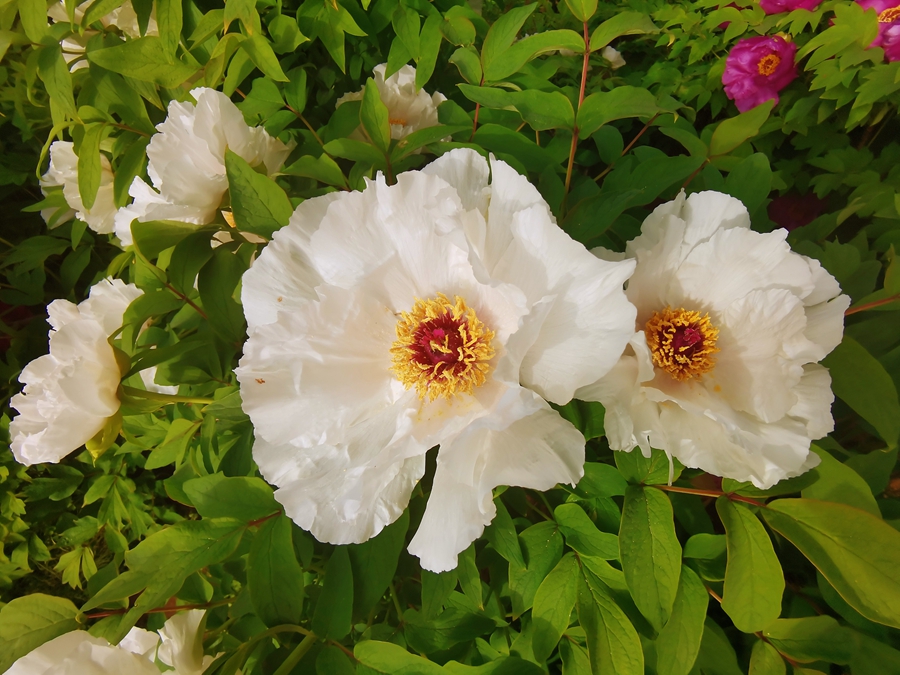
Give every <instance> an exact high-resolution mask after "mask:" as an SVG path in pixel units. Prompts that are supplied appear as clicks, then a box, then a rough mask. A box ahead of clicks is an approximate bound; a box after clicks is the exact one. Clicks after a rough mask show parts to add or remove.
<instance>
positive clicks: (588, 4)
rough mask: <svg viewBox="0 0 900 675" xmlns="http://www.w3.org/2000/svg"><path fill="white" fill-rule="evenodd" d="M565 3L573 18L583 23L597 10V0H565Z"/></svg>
mask: <svg viewBox="0 0 900 675" xmlns="http://www.w3.org/2000/svg"><path fill="white" fill-rule="evenodd" d="M566 5H567V6H568V7H569V11H570V12H572V14H573V15H574V16H575V18H576V19H578V20H579V21H582V22H584V23H587V21H588V19H590V18H591V17H592V16H594V13H595V12H596V11H597V0H566Z"/></svg>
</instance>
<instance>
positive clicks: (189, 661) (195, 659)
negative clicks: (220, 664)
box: [157, 609, 215, 675]
mask: <svg viewBox="0 0 900 675" xmlns="http://www.w3.org/2000/svg"><path fill="white" fill-rule="evenodd" d="M204 614H205V611H204V610H202V609H191V610H188V611H185V612H179V613H178V614H176V615H175V616H173V617H172V618H171V619H169V620H168V621H166V624H165V625H164V626H163V627H162V628H160V629H159V637H160V639H161V640H162V643H161V644H160V645H159V652H157V657H158V658H159V660H160V661H162V662H163V663H164V664H166V665H167V666H170V667H171V668H174V669H175V673H176V675H202V673H203V671H204V670H206V669H207V668H208V667H209V664H211V663H212V662H213V661H214V660H215V657H214V656H209V655H206V656H204V654H203V633H202V632H201V630H200V627H201V625H205V624H204V623H203V615H204Z"/></svg>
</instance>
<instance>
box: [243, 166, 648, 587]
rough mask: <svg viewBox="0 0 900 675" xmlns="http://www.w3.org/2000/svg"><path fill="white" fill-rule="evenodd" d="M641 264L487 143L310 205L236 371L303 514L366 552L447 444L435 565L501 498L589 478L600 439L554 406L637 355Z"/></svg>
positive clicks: (277, 245) (273, 251)
mask: <svg viewBox="0 0 900 675" xmlns="http://www.w3.org/2000/svg"><path fill="white" fill-rule="evenodd" d="M489 177H490V180H489ZM633 269H634V262H633V261H625V262H608V261H604V260H599V259H597V258H596V257H594V256H592V255H591V254H590V253H589V252H588V251H587V250H586V249H585V248H584V247H583V246H582V245H581V244H579V243H577V242H575V241H573V240H572V239H570V238H569V237H568V235H566V234H565V233H564V232H563V231H562V230H560V229H559V228H558V227H557V225H556V223H555V222H554V219H553V216H552V214H551V213H550V211H549V208H548V207H547V204H546V203H545V202H544V200H543V199H542V198H541V196H540V194H539V193H538V192H537V190H536V189H535V188H534V187H533V186H532V185H531V184H529V183H528V181H527V180H526V179H525V178H524V177H522V176H520V175H519V174H518V173H516V172H515V171H514V170H513V169H512V168H511V167H510V166H509V165H507V164H505V163H504V162H501V161H497V160H493V161H492V162H491V163H490V165H488V162H487V161H486V160H485V159H484V158H483V157H481V156H480V155H478V154H477V153H476V152H474V151H472V150H454V151H452V152H450V153H448V154H446V155H444V156H443V157H441V158H440V159H438V160H437V161H435V162H434V163H433V164H431V165H430V166H428V167H427V168H426V169H424V170H422V171H411V172H408V173H405V174H401V175H400V176H398V180H397V184H396V185H391V186H389V185H387V184H386V183H385V181H384V179H383V178H382V177H379V178H378V179H377V180H376V181H375V182H372V183H370V184H369V185H368V187H367V188H366V189H365V191H363V192H361V193H333V194H329V195H325V196H323V197H319V198H316V199H311V200H308V201H306V202H304V203H303V204H301V205H300V206H299V207H298V208H297V210H296V211H295V213H294V216H293V218H292V219H291V222H290V224H289V225H288V226H287V227H285V228H284V229H282V230H280V231H279V232H277V233H276V234H275V237H274V240H273V241H272V242H271V243H270V244H269V245H268V246H267V247H266V249H265V250H264V251H263V252H262V254H261V255H260V257H259V259H258V260H257V261H256V263H255V264H254V266H253V267H252V268H251V269H250V271H249V272H248V273H247V274H246V275H245V277H244V281H243V296H242V297H243V304H244V311H245V313H246V315H247V321H248V326H249V334H250V337H249V340H248V341H247V343H246V345H245V347H244V356H243V358H242V360H241V366H240V368H239V369H238V371H237V373H238V379H239V380H240V382H241V394H242V397H243V402H244V409H245V411H246V412H247V413H248V414H249V415H250V417H251V419H252V421H253V424H254V427H255V433H256V440H255V444H254V449H253V452H254V459H255V460H256V462H257V464H258V465H259V468H260V470H261V472H262V474H263V475H264V476H265V477H266V479H267V480H268V481H269V482H271V483H273V484H274V485H276V486H277V487H278V490H277V491H276V493H275V495H276V498H277V499H278V500H279V501H280V502H281V504H283V505H284V508H285V512H286V513H287V515H288V516H290V517H291V518H292V519H293V520H294V521H295V522H296V523H297V524H298V525H300V526H301V527H303V528H305V529H307V530H309V531H311V532H312V533H313V534H314V535H315V536H316V537H317V538H318V539H320V540H322V541H327V542H331V543H335V544H347V543H353V542H362V541H365V540H367V539H369V538H370V537H373V536H375V535H376V534H378V532H379V531H380V530H381V529H382V528H384V527H385V526H386V525H388V524H390V523H391V522H393V521H394V520H396V519H397V518H398V517H399V516H400V515H401V514H402V512H403V510H404V508H405V507H406V505H407V503H408V501H409V498H410V495H411V493H412V490H413V488H414V487H415V485H416V483H417V481H418V480H419V479H420V478H421V477H422V475H423V473H424V471H425V453H426V452H427V451H428V450H429V448H432V447H434V446H436V445H440V450H439V452H438V458H437V471H436V474H435V477H434V484H433V488H432V491H431V496H430V498H429V501H428V505H427V508H426V511H425V514H424V516H423V518H422V521H421V524H420V526H419V529H418V532H417V533H416V535H415V536H414V538H413V540H412V542H411V544H410V552H411V553H413V554H414V555H416V556H418V557H419V558H420V559H421V562H422V566H423V567H424V568H426V569H429V570H433V571H438V572H439V571H443V570H448V569H452V568H453V567H455V566H456V564H457V555H458V554H459V553H460V552H461V551H463V550H464V549H466V548H467V547H468V546H469V544H470V543H471V542H472V541H474V540H475V539H476V538H477V537H478V536H479V535H480V534H481V533H482V531H483V529H484V527H485V525H487V524H488V523H490V522H491V520H492V519H493V517H494V515H495V507H494V504H493V501H492V490H493V489H494V488H495V487H497V486H499V485H516V486H522V487H528V488H533V489H538V490H546V489H549V488H551V487H553V486H554V485H556V484H557V483H571V484H574V483H576V482H577V481H578V479H579V478H580V477H581V475H582V472H583V463H584V438H583V437H582V435H581V434H580V433H579V432H578V431H577V430H576V429H575V428H574V427H573V426H572V425H571V424H570V423H569V422H567V421H565V420H564V419H563V418H562V417H560V416H559V414H557V413H556V412H555V411H554V410H553V409H552V408H551V407H550V406H549V405H548V403H547V401H551V402H553V403H558V404H565V403H567V402H568V401H569V400H570V399H571V398H572V396H573V394H574V392H575V390H576V389H577V388H578V387H581V386H584V385H587V384H589V383H591V382H593V381H595V380H596V379H598V378H599V377H601V376H603V375H604V374H605V373H606V372H607V371H608V370H609V369H610V368H611V367H612V366H613V365H614V364H615V363H616V361H617V360H618V358H619V356H620V355H621V354H622V351H623V349H624V348H625V346H626V344H627V342H628V340H629V339H630V337H631V335H632V334H633V332H634V328H633V327H634V320H635V309H634V307H633V306H632V305H631V304H630V303H629V302H628V301H627V299H626V298H625V294H624V292H623V288H622V287H623V283H624V282H625V281H626V279H628V277H629V276H630V275H631V273H632V271H633ZM545 399H546V401H545Z"/></svg>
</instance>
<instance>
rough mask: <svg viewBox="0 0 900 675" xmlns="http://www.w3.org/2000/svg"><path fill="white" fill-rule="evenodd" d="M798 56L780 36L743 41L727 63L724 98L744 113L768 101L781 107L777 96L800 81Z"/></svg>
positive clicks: (724, 78)
mask: <svg viewBox="0 0 900 675" xmlns="http://www.w3.org/2000/svg"><path fill="white" fill-rule="evenodd" d="M796 53H797V45H795V44H794V43H793V42H788V41H786V40H785V39H784V38H783V37H781V36H780V35H771V36H768V35H760V36H759V37H752V38H745V39H743V40H740V41H739V42H738V43H737V44H736V45H735V46H734V47H733V48H732V49H731V51H730V52H729V53H728V56H727V58H726V59H725V72H724V74H723V75H722V84H724V85H725V95H726V96H728V98H730V99H731V100H732V101H734V103H735V105H736V106H737V109H738V110H740V111H741V112H746V111H748V110H750V109H751V108H755V107H756V106H758V105H760V104H762V103H765V102H766V101H773V100H774V101H775V103H778V92H779V91H781V90H782V89H784V88H785V87H786V86H788V85H789V84H790V83H791V82H793V80H794V79H795V78H796V77H797V66H796V64H795V63H794V56H795V55H796Z"/></svg>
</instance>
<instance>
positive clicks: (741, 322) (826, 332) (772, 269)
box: [577, 192, 850, 488]
mask: <svg viewBox="0 0 900 675" xmlns="http://www.w3.org/2000/svg"><path fill="white" fill-rule="evenodd" d="M749 227H750V220H749V218H748V216H747V211H746V209H745V208H744V206H743V205H742V204H741V203H740V202H739V201H738V200H736V199H734V198H732V197H729V196H727V195H723V194H720V193H716V192H701V193H697V194H694V195H691V196H690V197H689V198H687V199H685V197H684V194H683V193H682V195H681V196H679V197H678V198H677V199H676V200H675V201H673V202H669V203H667V204H664V205H662V206H660V207H658V208H657V209H656V210H655V211H654V212H653V214H652V215H651V216H650V217H648V218H647V220H646V221H645V222H644V224H643V226H642V228H641V235H640V236H639V237H637V238H636V239H634V240H633V241H631V242H630V243H629V244H628V247H627V256H628V257H629V258H633V259H635V260H636V261H637V268H636V270H635V273H634V275H633V277H632V278H631V280H630V281H629V283H628V288H627V291H626V293H627V295H628V298H629V299H630V300H631V301H632V302H633V303H634V304H635V305H636V307H637V323H636V328H637V332H636V333H635V335H634V337H633V338H632V340H631V343H630V349H628V350H627V351H626V353H625V355H624V356H623V357H622V358H621V359H620V360H619V363H618V364H617V365H616V366H615V368H613V370H612V371H611V372H610V373H609V374H608V375H607V376H606V377H604V378H602V379H600V380H599V381H598V382H597V383H595V384H593V385H591V386H589V387H585V388H583V389H581V390H579V392H578V394H577V396H578V397H579V398H583V399H587V400H598V401H601V402H602V403H603V404H604V406H605V407H606V425H605V428H606V433H607V436H608V438H609V442H610V446H611V447H612V448H613V449H616V450H625V451H628V450H631V449H632V448H634V447H636V446H637V447H640V448H641V451H642V452H643V453H644V454H645V455H649V452H650V448H651V447H652V448H658V449H661V450H664V451H666V453H667V454H669V455H670V456H674V457H677V458H678V459H679V460H680V461H681V462H682V463H684V464H685V465H686V466H690V467H695V468H700V469H703V470H705V471H708V472H710V473H713V474H715V475H718V476H725V477H728V478H734V479H736V480H740V481H751V482H753V484H754V485H756V486H758V487H761V488H767V487H770V486H772V485H773V484H775V483H776V482H778V481H779V480H781V479H783V478H787V477H790V476H795V475H798V474H800V473H803V472H804V471H806V470H807V469H809V468H811V467H812V466H815V464H817V463H818V457H817V456H816V455H814V454H811V453H810V452H809V446H810V439H816V438H820V437H822V436H824V435H825V434H827V433H828V432H830V431H831V430H832V428H833V420H832V417H831V403H832V401H833V395H832V393H831V386H830V385H831V379H830V377H829V375H828V371H827V370H826V369H825V368H824V367H822V366H820V365H818V364H817V362H818V361H820V360H821V359H822V358H824V357H825V355H827V354H828V353H829V352H830V351H831V350H832V349H834V347H835V346H837V344H838V343H839V342H840V341H841V337H842V333H843V315H844V311H845V310H846V309H847V307H848V306H849V304H850V299H849V298H848V297H847V296H846V295H841V292H840V287H839V286H838V284H837V282H836V281H835V280H834V278H833V277H832V276H831V275H830V274H828V273H827V272H825V270H824V269H823V268H822V267H821V265H820V264H819V263H818V262H817V261H815V260H811V259H809V258H806V257H804V256H801V255H798V254H796V253H793V252H792V251H791V250H790V247H789V246H788V244H787V243H786V241H785V236H786V234H787V232H786V231H784V230H776V231H774V232H770V233H768V234H759V233H756V232H752V231H751V230H750V229H749ZM600 253H601V254H602V252H600ZM665 308H685V309H687V310H693V311H697V312H699V313H701V314H704V315H706V316H708V318H709V322H710V325H712V326H714V327H715V328H716V329H717V331H718V338H717V341H716V349H717V351H716V353H715V354H714V365H713V366H712V368H711V370H709V371H708V372H703V373H698V375H697V376H696V377H691V378H689V379H684V380H679V379H676V378H675V377H673V376H672V375H671V372H668V371H667V370H666V368H665V367H661V366H660V365H659V364H658V363H657V361H656V360H655V358H654V353H653V352H652V347H651V346H650V344H649V343H648V339H647V331H648V330H649V327H648V326H647V322H648V321H649V320H650V319H651V318H652V317H653V316H654V313H658V312H661V311H663V310H664V309H665ZM690 330H693V328H691V329H690ZM687 337H688V338H690V340H695V339H699V338H698V337H697V336H696V335H688V336H687ZM682 339H685V338H684V337H682ZM688 342H689V341H687V342H684V344H685V345H688ZM689 347H690V345H688V346H685V347H684V348H683V350H682V352H683V353H688V354H689V353H690V352H689V351H688V350H689Z"/></svg>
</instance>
